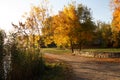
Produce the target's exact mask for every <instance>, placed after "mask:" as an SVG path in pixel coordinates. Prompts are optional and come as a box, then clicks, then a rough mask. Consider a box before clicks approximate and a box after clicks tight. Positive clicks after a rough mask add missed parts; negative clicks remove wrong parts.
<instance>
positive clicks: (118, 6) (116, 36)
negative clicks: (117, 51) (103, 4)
mask: <svg viewBox="0 0 120 80" xmlns="http://www.w3.org/2000/svg"><path fill="white" fill-rule="evenodd" d="M112 4H113V5H112V8H113V10H114V11H113V20H112V32H113V42H114V44H113V46H114V47H117V46H120V44H119V41H120V0H113V1H112Z"/></svg>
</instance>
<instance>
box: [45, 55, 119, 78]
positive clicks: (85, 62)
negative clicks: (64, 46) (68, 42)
mask: <svg viewBox="0 0 120 80" xmlns="http://www.w3.org/2000/svg"><path fill="white" fill-rule="evenodd" d="M45 55H46V56H49V57H51V58H55V59H58V60H63V61H65V62H67V63H68V64H70V65H71V66H72V68H73V72H74V74H75V75H76V77H75V80H120V63H115V62H105V61H98V60H96V59H95V58H85V57H80V56H72V55H67V54H66V55H55V54H49V53H45Z"/></svg>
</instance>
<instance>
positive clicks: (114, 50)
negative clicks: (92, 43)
mask: <svg viewBox="0 0 120 80" xmlns="http://www.w3.org/2000/svg"><path fill="white" fill-rule="evenodd" d="M82 51H92V52H120V49H117V48H105V49H83V50H82Z"/></svg>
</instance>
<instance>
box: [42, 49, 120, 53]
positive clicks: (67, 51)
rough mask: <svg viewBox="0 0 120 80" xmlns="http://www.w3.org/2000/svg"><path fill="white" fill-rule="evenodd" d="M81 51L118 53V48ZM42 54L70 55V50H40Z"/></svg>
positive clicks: (119, 50)
mask: <svg viewBox="0 0 120 80" xmlns="http://www.w3.org/2000/svg"><path fill="white" fill-rule="evenodd" d="M82 51H87V52H89V51H91V52H114V53H115V52H116V53H117V52H120V49H119V48H104V49H82ZM42 52H43V53H53V54H65V53H67V54H69V53H71V50H70V49H59V48H42Z"/></svg>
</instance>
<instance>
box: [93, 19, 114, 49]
mask: <svg viewBox="0 0 120 80" xmlns="http://www.w3.org/2000/svg"><path fill="white" fill-rule="evenodd" d="M96 26H97V28H96V31H95V40H93V41H94V42H97V43H96V44H97V45H98V47H104V48H105V47H112V29H111V25H110V24H109V23H105V22H101V21H98V22H97V25H96Z"/></svg>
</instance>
